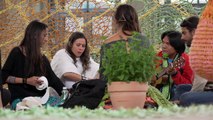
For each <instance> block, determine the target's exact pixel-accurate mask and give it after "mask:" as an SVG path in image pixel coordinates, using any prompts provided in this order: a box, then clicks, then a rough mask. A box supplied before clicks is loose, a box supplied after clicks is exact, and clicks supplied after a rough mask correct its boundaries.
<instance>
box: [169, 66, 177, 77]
mask: <svg viewBox="0 0 213 120" xmlns="http://www.w3.org/2000/svg"><path fill="white" fill-rule="evenodd" d="M167 74H169V75H172V76H173V75H176V74H177V70H176V69H175V68H173V67H171V68H169V69H168V70H167Z"/></svg>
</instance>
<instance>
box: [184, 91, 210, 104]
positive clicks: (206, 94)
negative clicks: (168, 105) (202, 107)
mask: <svg viewBox="0 0 213 120" xmlns="http://www.w3.org/2000/svg"><path fill="white" fill-rule="evenodd" d="M199 104H213V91H203V92H187V93H184V94H183V95H181V96H180V106H190V105H199Z"/></svg>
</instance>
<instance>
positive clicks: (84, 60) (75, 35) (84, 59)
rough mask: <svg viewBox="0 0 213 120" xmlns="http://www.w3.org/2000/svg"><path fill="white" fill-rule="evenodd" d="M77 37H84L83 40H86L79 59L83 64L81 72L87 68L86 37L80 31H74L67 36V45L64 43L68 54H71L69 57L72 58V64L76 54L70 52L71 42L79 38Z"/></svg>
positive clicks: (88, 59) (88, 57) (87, 50)
mask: <svg viewBox="0 0 213 120" xmlns="http://www.w3.org/2000/svg"><path fill="white" fill-rule="evenodd" d="M79 38H84V39H85V41H86V46H85V50H84V52H83V53H82V55H81V56H80V60H81V62H82V65H83V72H84V71H85V70H87V69H88V68H89V61H90V56H89V46H88V42H87V39H86V37H85V36H84V34H83V33H81V32H74V33H73V34H72V35H71V36H70V38H69V41H68V42H67V45H66V51H67V52H68V53H69V55H70V56H71V58H72V59H73V61H74V64H76V62H77V61H76V56H75V54H74V53H73V52H72V50H71V48H72V47H73V43H74V42H75V41H76V40H77V39H79Z"/></svg>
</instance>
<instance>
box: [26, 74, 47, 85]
mask: <svg viewBox="0 0 213 120" xmlns="http://www.w3.org/2000/svg"><path fill="white" fill-rule="evenodd" d="M39 78H40V77H39V76H32V77H30V78H27V84H29V85H32V86H39V85H41V84H42V83H43V81H42V80H39Z"/></svg>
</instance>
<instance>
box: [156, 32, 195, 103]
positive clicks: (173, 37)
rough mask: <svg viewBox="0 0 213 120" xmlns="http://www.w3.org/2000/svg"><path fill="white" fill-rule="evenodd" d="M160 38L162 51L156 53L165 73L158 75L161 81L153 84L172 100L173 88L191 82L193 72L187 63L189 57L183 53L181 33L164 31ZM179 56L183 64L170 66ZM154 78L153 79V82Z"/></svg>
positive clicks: (183, 46)
mask: <svg viewBox="0 0 213 120" xmlns="http://www.w3.org/2000/svg"><path fill="white" fill-rule="evenodd" d="M161 40H162V51H160V52H159V53H158V56H159V57H160V58H161V60H160V61H159V66H160V67H161V68H162V69H166V68H167V69H166V71H165V74H164V75H163V76H160V78H161V82H160V83H158V84H157V85H155V86H156V87H157V88H158V89H159V90H160V91H161V92H162V94H163V95H164V96H165V97H166V98H167V99H168V100H172V99H174V98H173V97H174V96H175V95H174V92H175V88H176V87H177V86H178V85H181V84H192V80H193V79H194V74H193V71H192V69H191V67H190V64H189V57H188V55H187V54H185V53H184V51H185V44H184V41H182V40H181V33H179V32H177V31H166V32H164V33H163V34H162V36H161ZM181 57H182V58H183V59H184V61H185V62H184V64H180V66H179V64H177V65H178V66H173V67H172V66H170V65H173V64H175V62H174V61H176V62H177V60H178V59H180V58H181ZM171 63H173V64H171ZM169 66H170V67H169ZM157 76H158V75H157ZM158 77H159V76H158ZM158 77H156V79H158ZM160 78H159V79H160ZM156 79H154V82H155V83H156Z"/></svg>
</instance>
